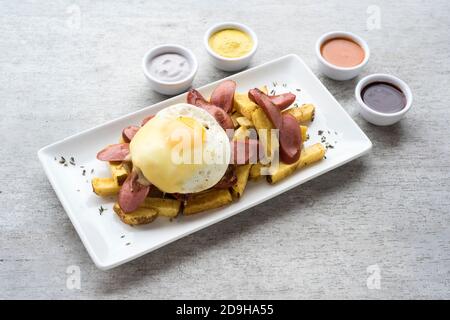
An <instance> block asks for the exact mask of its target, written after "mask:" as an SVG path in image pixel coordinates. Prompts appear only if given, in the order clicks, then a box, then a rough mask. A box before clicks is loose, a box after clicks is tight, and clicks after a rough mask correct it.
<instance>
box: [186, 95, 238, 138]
mask: <svg viewBox="0 0 450 320" xmlns="http://www.w3.org/2000/svg"><path fill="white" fill-rule="evenodd" d="M187 102H188V103H189V104H192V105H194V106H197V107H199V108H202V109H204V110H206V111H207V112H208V113H209V114H210V115H212V116H213V117H214V119H216V121H217V122H218V123H219V124H220V126H221V127H222V128H223V129H224V130H227V129H233V128H234V125H233V120H231V117H230V115H229V114H228V113H226V112H225V110H223V109H221V108H219V107H217V106H215V105H213V104H211V103H209V102H208V101H206V100H205V98H203V96H202V94H201V93H200V92H198V91H197V90H195V89H191V90H189V92H188V95H187Z"/></svg>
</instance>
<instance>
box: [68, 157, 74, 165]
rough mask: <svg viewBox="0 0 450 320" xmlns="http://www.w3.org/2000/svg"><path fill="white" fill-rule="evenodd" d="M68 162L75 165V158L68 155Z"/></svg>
mask: <svg viewBox="0 0 450 320" xmlns="http://www.w3.org/2000/svg"><path fill="white" fill-rule="evenodd" d="M69 163H70V164H71V165H73V166H74V165H75V159H74V158H73V157H70V161H69Z"/></svg>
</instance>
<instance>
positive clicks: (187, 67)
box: [142, 44, 198, 95]
mask: <svg viewBox="0 0 450 320" xmlns="http://www.w3.org/2000/svg"><path fill="white" fill-rule="evenodd" d="M142 68H143V70H144V75H145V77H146V78H147V80H148V81H149V83H150V86H151V87H152V89H153V90H155V91H157V92H159V93H162V94H165V95H176V94H179V93H181V92H184V91H186V90H187V89H188V88H189V87H190V86H191V84H192V81H193V80H194V77H195V74H196V73H197V69H198V63H197V59H196V58H195V56H194V54H193V53H192V51H191V50H189V49H187V48H185V47H182V46H179V45H176V44H165V45H160V46H157V47H154V48H152V49H150V50H149V51H148V52H147V53H146V54H145V56H144V58H143V60H142Z"/></svg>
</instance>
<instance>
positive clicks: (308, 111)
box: [283, 104, 315, 123]
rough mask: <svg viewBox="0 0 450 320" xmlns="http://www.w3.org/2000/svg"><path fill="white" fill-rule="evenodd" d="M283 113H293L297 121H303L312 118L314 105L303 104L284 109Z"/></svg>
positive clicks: (311, 119)
mask: <svg viewBox="0 0 450 320" xmlns="http://www.w3.org/2000/svg"><path fill="white" fill-rule="evenodd" d="M283 113H289V114H291V115H293V116H294V117H295V119H297V121H298V122H299V123H305V122H308V121H313V120H314V113H315V107H314V105H313V104H304V105H302V106H300V107H294V108H290V109H286V110H284V111H283Z"/></svg>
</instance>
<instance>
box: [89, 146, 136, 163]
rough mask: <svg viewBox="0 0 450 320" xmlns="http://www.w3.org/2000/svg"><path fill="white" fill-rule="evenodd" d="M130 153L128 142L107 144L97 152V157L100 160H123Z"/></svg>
mask: <svg viewBox="0 0 450 320" xmlns="http://www.w3.org/2000/svg"><path fill="white" fill-rule="evenodd" d="M129 154H130V145H129V144H128V143H118V144H112V145H110V146H107V147H106V148H105V149H103V150H102V151H100V152H99V153H97V159H98V160H101V161H125V160H127V158H128V155H129Z"/></svg>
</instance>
